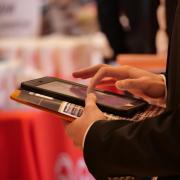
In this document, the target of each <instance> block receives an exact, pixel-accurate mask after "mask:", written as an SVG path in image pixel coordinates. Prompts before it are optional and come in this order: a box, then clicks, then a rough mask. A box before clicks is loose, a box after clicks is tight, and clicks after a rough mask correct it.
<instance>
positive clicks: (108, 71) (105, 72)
mask: <svg viewBox="0 0 180 180" xmlns="http://www.w3.org/2000/svg"><path fill="white" fill-rule="evenodd" d="M105 77H113V78H117V79H126V78H128V77H129V70H128V69H127V68H125V67H111V66H109V67H102V68H100V69H99V71H97V73H96V74H95V75H94V77H93V78H92V79H91V81H90V83H89V86H88V89H87V93H90V92H93V89H94V88H95V86H96V85H97V84H99V82H100V81H101V80H102V79H103V78H105Z"/></svg>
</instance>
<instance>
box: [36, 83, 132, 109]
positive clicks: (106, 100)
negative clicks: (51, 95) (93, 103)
mask: <svg viewBox="0 0 180 180" xmlns="http://www.w3.org/2000/svg"><path fill="white" fill-rule="evenodd" d="M37 87H39V88H42V89H46V90H49V91H54V92H57V93H61V94H66V95H68V96H72V97H75V98H79V99H82V100H84V99H85V97H86V90H87V88H86V87H81V86H76V85H72V84H67V83H64V82H59V81H53V82H50V83H46V84H42V85H39V86H37ZM95 94H96V96H97V102H98V103H99V104H104V105H106V106H112V107H114V108H117V109H118V108H120V107H122V106H129V107H130V106H134V105H133V102H134V100H133V99H128V98H123V97H119V96H115V95H111V94H106V93H103V92H99V91H95Z"/></svg>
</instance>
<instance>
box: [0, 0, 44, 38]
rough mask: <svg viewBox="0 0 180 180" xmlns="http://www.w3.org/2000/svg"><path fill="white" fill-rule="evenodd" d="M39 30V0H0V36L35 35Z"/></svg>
mask: <svg viewBox="0 0 180 180" xmlns="http://www.w3.org/2000/svg"><path fill="white" fill-rule="evenodd" d="M40 31H41V3H40V0H16V1H14V0H1V1H0V38H4V37H24V36H31V37H32V36H37V35H39V33H40Z"/></svg>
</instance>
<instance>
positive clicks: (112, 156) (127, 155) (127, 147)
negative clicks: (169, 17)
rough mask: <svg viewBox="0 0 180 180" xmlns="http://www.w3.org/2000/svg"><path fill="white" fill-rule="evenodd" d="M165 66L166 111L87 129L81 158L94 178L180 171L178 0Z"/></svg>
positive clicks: (99, 122) (150, 174) (179, 18)
mask: <svg viewBox="0 0 180 180" xmlns="http://www.w3.org/2000/svg"><path fill="white" fill-rule="evenodd" d="M167 67H168V68H167V85H168V98H167V110H166V112H164V113H163V114H161V115H160V116H158V117H155V118H151V119H147V120H145V121H142V122H129V121H117V120H116V121H98V122H96V123H94V124H93V126H92V127H91V128H90V130H89V131H88V134H87V136H86V140H85V146H84V158H85V162H86V164H87V167H88V169H89V171H90V172H91V173H92V174H93V176H94V177H95V178H96V179H100V180H102V179H108V177H120V176H126V175H132V176H158V177H166V178H164V179H168V177H169V176H170V178H169V179H170V180H173V177H172V176H179V175H180V2H178V8H177V11H176V16H175V22H174V30H173V34H172V38H171V43H170V50H169V56H168V65H167ZM109 179H110V178H109ZM161 179H163V178H161ZM174 179H180V178H176V177H174Z"/></svg>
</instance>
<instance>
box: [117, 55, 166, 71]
mask: <svg viewBox="0 0 180 180" xmlns="http://www.w3.org/2000/svg"><path fill="white" fill-rule="evenodd" d="M166 58H167V57H166V55H165V54H159V55H156V54H121V55H119V56H118V57H117V62H118V64H120V65H129V66H134V67H137V68H141V69H145V70H147V71H152V72H155V73H162V72H165V70H166Z"/></svg>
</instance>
